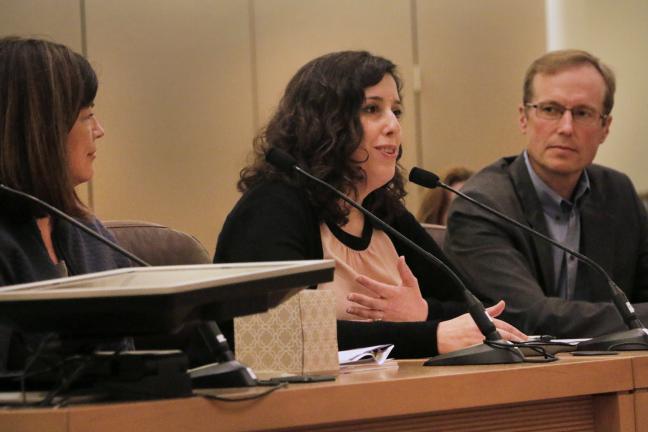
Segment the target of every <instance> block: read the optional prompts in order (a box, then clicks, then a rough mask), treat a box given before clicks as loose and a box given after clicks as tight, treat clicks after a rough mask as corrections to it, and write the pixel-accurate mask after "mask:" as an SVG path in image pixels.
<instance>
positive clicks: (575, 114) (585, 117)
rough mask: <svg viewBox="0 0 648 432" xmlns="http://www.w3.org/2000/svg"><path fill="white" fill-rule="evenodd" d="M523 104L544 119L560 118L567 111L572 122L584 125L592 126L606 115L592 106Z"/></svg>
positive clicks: (552, 103)
mask: <svg viewBox="0 0 648 432" xmlns="http://www.w3.org/2000/svg"><path fill="white" fill-rule="evenodd" d="M525 106H527V107H528V108H535V110H536V114H537V116H538V117H540V118H543V119H545V120H560V119H561V118H562V116H563V115H564V114H565V111H569V112H571V115H572V119H573V121H574V123H578V124H582V125H586V126H594V125H595V124H596V123H598V122H599V120H605V119H606V118H607V117H608V116H607V115H603V114H601V113H599V112H598V111H597V110H595V109H594V108H590V107H586V106H580V107H574V108H567V107H564V106H562V105H560V104H557V103H555V102H540V103H537V104H533V103H527V104H525Z"/></svg>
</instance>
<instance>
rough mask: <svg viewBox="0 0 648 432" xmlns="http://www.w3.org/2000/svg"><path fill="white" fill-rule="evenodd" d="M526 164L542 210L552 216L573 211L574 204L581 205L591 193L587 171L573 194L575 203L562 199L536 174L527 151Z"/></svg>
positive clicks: (525, 153)
mask: <svg viewBox="0 0 648 432" xmlns="http://www.w3.org/2000/svg"><path fill="white" fill-rule="evenodd" d="M524 163H525V164H526V167H527V171H528V172H529V177H531V183H533V187H534V188H535V190H536V192H537V194H538V198H539V199H540V204H541V205H542V208H543V209H544V210H545V211H546V212H548V213H550V214H551V215H552V216H555V215H559V214H561V213H565V212H569V211H571V209H572V208H573V207H574V204H576V205H579V204H580V202H581V200H582V199H583V197H584V196H585V195H586V194H588V193H589V190H590V181H589V176H588V175H587V171H586V170H583V174H582V175H581V176H580V178H579V179H578V184H577V185H576V189H575V190H574V194H573V201H570V200H566V199H564V198H563V197H561V196H560V195H559V194H558V193H557V192H556V191H554V190H553V189H551V188H550V187H549V186H548V185H547V184H546V183H545V182H544V181H543V180H542V179H541V178H540V177H539V176H538V174H536V172H535V171H534V170H533V167H531V162H530V161H529V155H528V154H527V151H526V150H525V151H524Z"/></svg>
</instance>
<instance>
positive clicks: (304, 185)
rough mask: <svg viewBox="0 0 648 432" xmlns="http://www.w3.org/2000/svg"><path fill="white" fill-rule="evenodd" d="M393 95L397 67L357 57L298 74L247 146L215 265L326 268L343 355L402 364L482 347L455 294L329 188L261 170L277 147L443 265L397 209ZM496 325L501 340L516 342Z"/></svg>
mask: <svg viewBox="0 0 648 432" xmlns="http://www.w3.org/2000/svg"><path fill="white" fill-rule="evenodd" d="M401 88H402V84H401V80H400V78H399V76H398V74H397V72H396V66H395V65H394V64H393V63H392V62H390V61H389V60H386V59H384V58H382V57H378V56H374V55H371V54H370V53H368V52H364V51H344V52H337V53H332V54H328V55H324V56H322V57H319V58H317V59H315V60H313V61H311V62H309V63H307V64H306V65H305V66H303V67H302V68H301V69H300V70H299V71H298V72H297V74H296V75H295V76H294V77H293V78H292V79H291V81H290V82H289V83H288V86H287V88H286V91H285V93H284V96H283V98H282V100H281V102H280V103H279V107H278V108H277V111H276V113H275V114H274V116H273V117H272V119H271V120H270V121H269V123H268V125H267V126H266V128H265V130H264V131H263V132H262V133H261V134H260V135H259V136H257V138H256V139H255V142H254V156H255V159H254V161H253V162H252V164H251V165H250V166H248V167H246V168H244V169H243V170H242V171H241V178H240V180H239V182H238V187H239V190H240V191H241V192H243V196H242V198H241V199H240V201H239V202H238V203H237V204H236V206H235V207H234V209H233V210H232V212H231V213H230V214H229V216H228V217H227V220H226V221H225V224H224V226H223V229H222V231H221V234H220V236H219V238H218V244H217V249H216V254H215V256H214V261H215V262H236V261H277V260H300V259H321V258H331V259H334V260H335V261H336V270H335V280H334V281H333V282H330V283H326V284H323V285H320V286H319V287H318V289H331V290H333V292H334V293H335V296H336V311H337V318H338V341H339V346H340V349H349V348H357V347H361V346H370V345H376V344H379V343H394V344H396V347H395V350H394V351H393V355H395V356H397V357H401V358H403V357H424V356H430V355H435V354H437V353H443V352H449V351H453V350H455V349H459V348H462V347H465V346H468V345H470V344H475V343H479V342H481V340H482V339H483V337H482V335H481V334H480V333H479V331H478V330H477V327H476V325H475V324H474V322H473V321H472V319H471V318H470V317H469V316H468V315H467V314H462V313H463V312H465V307H464V305H463V304H462V303H461V301H460V296H459V294H458V293H459V292H460V291H459V290H458V288H457V287H455V286H454V285H453V282H452V280H451V279H450V278H449V277H448V276H447V275H446V274H445V273H443V272H442V271H440V270H438V269H436V268H431V267H430V265H429V263H427V262H426V261H425V260H424V259H423V258H421V257H419V256H417V255H416V254H414V253H412V251H411V250H409V249H408V248H407V246H406V245H403V244H400V242H399V241H398V240H396V239H395V238H392V237H390V236H389V235H388V234H386V233H385V232H383V231H381V230H380V229H378V228H375V227H373V226H372V225H371V223H370V222H369V221H368V220H366V219H365V218H364V216H363V215H362V213H360V212H358V211H357V210H356V209H353V208H350V207H349V206H347V205H346V204H345V203H343V202H342V201H340V200H339V199H337V198H336V197H335V196H334V195H333V194H332V193H331V192H329V191H328V190H326V189H324V188H322V187H319V186H317V185H316V184H314V183H312V182H310V181H308V180H305V179H303V178H302V177H297V176H295V177H292V176H289V175H287V174H285V173H283V172H280V171H278V170H277V169H275V168H274V167H273V166H271V165H270V164H268V163H267V162H266V161H265V153H266V152H267V151H268V150H269V149H271V148H278V149H281V150H284V151H285V152H287V153H289V154H290V155H292V156H293V157H294V158H295V159H296V160H297V162H298V164H299V165H300V166H301V167H302V168H304V169H306V170H307V171H309V172H311V173H312V174H314V175H316V176H317V177H319V178H321V179H323V180H325V181H326V182H328V183H330V184H332V185H333V186H335V187H336V188H338V189H340V190H342V191H344V192H345V193H347V194H348V195H350V196H351V197H352V198H354V199H355V200H356V201H359V202H362V203H363V204H364V205H365V206H366V207H367V208H368V209H369V210H371V211H373V212H374V213H376V214H377V215H378V216H380V217H381V218H383V219H385V220H386V221H387V222H388V223H390V224H391V225H392V226H393V227H394V228H396V229H397V230H398V231H400V232H401V233H402V234H404V235H405V236H407V237H409V238H411V239H413V240H415V241H416V242H417V243H418V244H419V245H420V246H422V247H423V248H425V249H426V250H428V251H430V252H431V253H433V254H434V255H436V256H437V257H439V258H440V259H442V260H443V261H445V262H446V263H448V261H447V259H446V258H445V256H444V255H443V253H442V252H441V250H440V249H439V247H438V246H437V245H436V244H435V243H434V240H432V238H430V237H429V236H428V235H427V234H426V233H425V230H423V228H421V226H420V225H419V223H418V222H417V221H416V219H415V218H414V216H413V215H412V214H410V213H409V212H408V211H407V210H406V209H405V206H404V205H403V197H404V196H405V191H404V187H403V184H404V181H403V175H402V172H401V168H400V166H399V164H398V159H399V158H400V156H401V153H402V147H401V129H400V121H399V118H400V116H401V114H402V105H401ZM448 264H449V265H450V263H448ZM503 307H504V305H503V303H502V302H500V303H499V304H498V305H496V306H494V307H493V308H491V309H490V310H489V312H490V313H491V315H492V316H496V315H498V314H499V313H501V311H502V310H503ZM495 322H496V325H497V327H498V329H499V330H500V332H501V333H502V335H503V336H504V337H505V338H507V339H516V340H517V339H523V338H524V335H523V334H522V333H520V332H519V331H518V330H517V329H515V328H514V327H512V326H510V325H509V324H507V323H505V322H502V321H499V320H495Z"/></svg>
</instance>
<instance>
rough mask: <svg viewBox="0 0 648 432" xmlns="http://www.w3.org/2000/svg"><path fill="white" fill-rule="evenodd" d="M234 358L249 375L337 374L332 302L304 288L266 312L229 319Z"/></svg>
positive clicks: (319, 292)
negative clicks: (271, 373)
mask: <svg viewBox="0 0 648 432" xmlns="http://www.w3.org/2000/svg"><path fill="white" fill-rule="evenodd" d="M234 341H235V347H236V359H237V360H239V361H240V362H242V363H243V364H245V365H247V366H249V367H251V368H252V369H253V370H254V371H255V372H264V371H265V372H268V371H272V372H288V373H293V374H299V375H303V374H310V373H316V372H331V371H336V370H338V369H339V363H338V345H337V324H336V321H335V297H334V295H333V292H332V291H330V290H313V289H305V290H302V291H300V292H299V293H298V294H296V295H294V296H292V297H291V298H290V299H288V300H287V301H285V302H283V303H282V304H280V305H279V306H277V307H275V308H273V309H271V310H269V311H268V312H264V313H260V314H254V315H249V316H244V317H238V318H235V319H234Z"/></svg>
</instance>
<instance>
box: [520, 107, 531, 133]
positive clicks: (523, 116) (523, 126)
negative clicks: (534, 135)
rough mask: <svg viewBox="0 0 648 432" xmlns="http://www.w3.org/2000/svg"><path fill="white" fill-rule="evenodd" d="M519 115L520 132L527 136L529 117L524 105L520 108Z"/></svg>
mask: <svg viewBox="0 0 648 432" xmlns="http://www.w3.org/2000/svg"><path fill="white" fill-rule="evenodd" d="M518 113H519V114H520V118H519V122H520V131H521V132H522V134H524V135H526V133H527V126H528V121H529V118H528V117H527V110H526V107H525V106H524V104H520V105H519V106H518Z"/></svg>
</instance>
